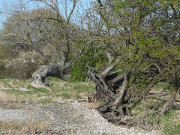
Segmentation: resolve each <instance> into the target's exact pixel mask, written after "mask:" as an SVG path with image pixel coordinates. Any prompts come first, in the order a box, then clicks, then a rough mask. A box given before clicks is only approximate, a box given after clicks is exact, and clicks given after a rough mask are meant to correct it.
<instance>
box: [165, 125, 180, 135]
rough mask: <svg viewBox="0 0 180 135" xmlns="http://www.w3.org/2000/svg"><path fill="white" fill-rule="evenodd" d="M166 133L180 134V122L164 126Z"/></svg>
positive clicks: (169, 134)
mask: <svg viewBox="0 0 180 135" xmlns="http://www.w3.org/2000/svg"><path fill="white" fill-rule="evenodd" d="M163 134H164V135H180V124H177V125H176V124H169V125H166V126H165V127H164V128H163Z"/></svg>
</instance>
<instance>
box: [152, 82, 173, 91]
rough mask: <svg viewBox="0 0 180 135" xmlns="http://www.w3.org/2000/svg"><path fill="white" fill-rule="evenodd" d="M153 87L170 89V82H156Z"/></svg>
mask: <svg viewBox="0 0 180 135" xmlns="http://www.w3.org/2000/svg"><path fill="white" fill-rule="evenodd" d="M154 88H155V89H163V90H170V89H171V84H169V83H166V82H158V83H157V85H156V86H155V87H154Z"/></svg>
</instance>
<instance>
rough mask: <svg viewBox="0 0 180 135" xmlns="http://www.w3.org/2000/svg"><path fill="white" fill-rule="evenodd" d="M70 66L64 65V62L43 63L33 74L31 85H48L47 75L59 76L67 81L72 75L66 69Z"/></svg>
mask: <svg viewBox="0 0 180 135" xmlns="http://www.w3.org/2000/svg"><path fill="white" fill-rule="evenodd" d="M67 68H68V67H67V66H66V67H64V66H63V65H62V64H55V65H43V66H41V67H39V69H37V70H36V71H35V72H34V73H33V75H32V81H31V85H32V86H33V87H35V88H43V87H48V86H49V84H47V83H46V82H45V81H46V77H48V76H52V77H58V78H61V79H62V80H65V81H67V80H68V78H69V77H70V75H66V74H65V71H66V69H67Z"/></svg>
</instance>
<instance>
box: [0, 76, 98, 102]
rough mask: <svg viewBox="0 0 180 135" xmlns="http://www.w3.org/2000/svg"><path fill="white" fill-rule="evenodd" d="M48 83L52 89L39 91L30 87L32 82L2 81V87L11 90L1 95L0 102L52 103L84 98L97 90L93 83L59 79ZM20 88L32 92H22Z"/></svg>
mask: <svg viewBox="0 0 180 135" xmlns="http://www.w3.org/2000/svg"><path fill="white" fill-rule="evenodd" d="M47 83H49V84H50V85H51V87H50V88H40V89H37V88H34V87H32V86H31V85H30V80H17V79H0V86H3V87H5V88H10V89H8V90H5V91H3V94H5V95H3V94H1V95H2V96H0V101H2V102H8V101H12V100H13V102H33V103H50V102H53V101H55V100H54V99H56V98H63V99H70V98H71V99H79V98H84V97H86V96H88V94H89V93H91V92H93V91H94V90H95V87H94V84H93V83H92V82H64V81H62V80H60V79H58V78H54V77H48V78H47ZM19 88H26V89H28V90H31V91H20V90H18V89H19ZM1 98H2V100H1ZM3 98H6V99H3Z"/></svg>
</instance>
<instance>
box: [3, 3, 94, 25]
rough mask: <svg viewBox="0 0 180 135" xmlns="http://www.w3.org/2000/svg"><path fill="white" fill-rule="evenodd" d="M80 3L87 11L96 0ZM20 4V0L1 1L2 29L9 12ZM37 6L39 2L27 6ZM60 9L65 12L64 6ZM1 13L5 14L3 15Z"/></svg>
mask: <svg viewBox="0 0 180 135" xmlns="http://www.w3.org/2000/svg"><path fill="white" fill-rule="evenodd" d="M22 1H23V2H27V1H29V0H22ZM59 1H61V2H63V0H59ZM69 1H70V0H69ZM80 1H81V5H82V6H83V8H84V9H86V8H87V7H88V6H89V2H92V1H94V0H80ZM18 3H19V0H0V29H1V28H2V23H3V22H4V21H5V20H6V16H8V15H9V14H8V12H9V11H13V10H17V9H18V6H17V5H19V4H18ZM61 4H62V3H61ZM61 4H60V5H61ZM36 6H37V2H30V3H28V4H27V8H28V9H33V8H35V7H36ZM38 6H40V7H42V6H44V5H43V4H39V3H38ZM69 7H71V5H69ZM60 8H62V11H63V6H62V7H60ZM6 11H8V12H6ZM1 12H3V14H2V13H1ZM79 12H83V10H82V9H80V10H79ZM4 13H5V14H4ZM62 14H63V12H62Z"/></svg>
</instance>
